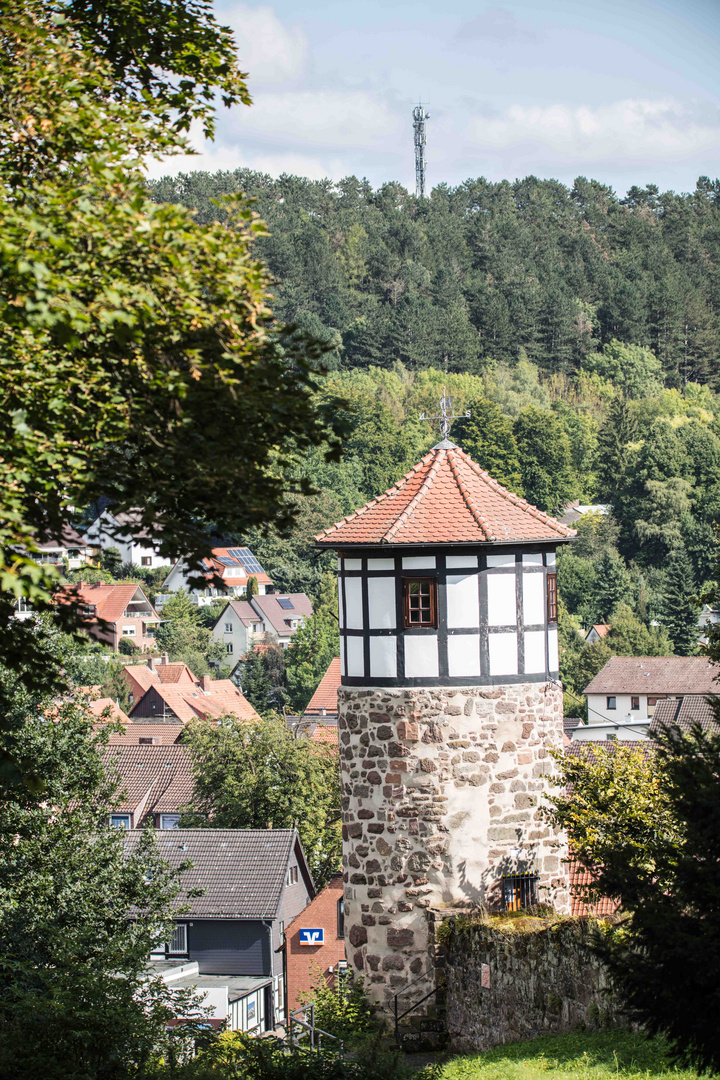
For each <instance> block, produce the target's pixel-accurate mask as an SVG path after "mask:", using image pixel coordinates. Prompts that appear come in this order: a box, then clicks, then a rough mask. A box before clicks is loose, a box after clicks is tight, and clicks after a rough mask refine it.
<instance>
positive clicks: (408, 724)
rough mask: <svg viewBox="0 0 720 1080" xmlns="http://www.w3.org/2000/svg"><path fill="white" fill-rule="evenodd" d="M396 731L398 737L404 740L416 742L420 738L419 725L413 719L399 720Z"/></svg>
mask: <svg viewBox="0 0 720 1080" xmlns="http://www.w3.org/2000/svg"><path fill="white" fill-rule="evenodd" d="M397 733H398V738H399V739H403V741H404V742H417V741H418V740H419V738H420V725H419V724H418V723H417V722H416V721H413V720H401V721H400V722H399V724H398V726H397ZM391 750H392V748H391Z"/></svg>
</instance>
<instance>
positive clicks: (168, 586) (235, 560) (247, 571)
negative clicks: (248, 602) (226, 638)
mask: <svg viewBox="0 0 720 1080" xmlns="http://www.w3.org/2000/svg"><path fill="white" fill-rule="evenodd" d="M251 577H252V578H254V579H255V581H256V583H257V588H258V593H259V594H260V595H261V596H262V595H264V594H265V593H267V592H270V591H271V590H272V588H273V583H272V580H271V579H270V578H269V577H268V575H267V574H266V573H265V571H264V570H263V568H262V566H261V565H260V563H259V562H258V560H257V559H256V558H255V556H254V555H253V553H252V552H251V551H250V548H213V551H212V557H211V558H209V559H203V560H202V562H201V563H200V569H199V570H197V571H194V572H193V571H191V570H190V567H189V566H188V564H187V562H186V561H185V560H184V559H179V560H178V561H177V562H176V563H175V565H174V566H173V568H172V570H171V571H170V573H169V574H168V576H167V577H166V578H165V580H164V581H163V584H162V589H163V591H162V594H161V596H159V597H158V598H157V600H158V603H159V604H162V603H164V602H165V601H166V600H167V599H168V597H169V596H171V595H172V594H173V593H176V592H180V590H181V589H184V590H185V591H186V592H188V593H189V594H190V596H191V598H192V599H193V601H194V602H195V603H196V604H198V605H199V606H200V607H203V606H205V605H206V604H212V603H213V602H214V601H215V600H217V599H218V598H220V599H222V598H223V597H226V596H227V597H235V598H237V599H240V598H241V597H242V596H243V594H244V593H245V591H246V590H247V585H248V581H249V579H250V578H251ZM198 578H200V579H202V584H200V585H198V583H197V579H198Z"/></svg>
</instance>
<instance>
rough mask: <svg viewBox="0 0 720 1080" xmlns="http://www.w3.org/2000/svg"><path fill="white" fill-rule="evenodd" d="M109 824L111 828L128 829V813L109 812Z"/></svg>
mask: <svg viewBox="0 0 720 1080" xmlns="http://www.w3.org/2000/svg"><path fill="white" fill-rule="evenodd" d="M110 824H111V825H112V827H113V829H129V828H130V815H129V814H111V815H110Z"/></svg>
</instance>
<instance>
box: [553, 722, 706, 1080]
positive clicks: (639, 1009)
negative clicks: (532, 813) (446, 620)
mask: <svg viewBox="0 0 720 1080" xmlns="http://www.w3.org/2000/svg"><path fill="white" fill-rule="evenodd" d="M716 708H717V706H716ZM657 744H658V746H657V750H656V751H654V752H653V751H650V752H649V753H640V752H638V751H634V750H630V749H628V748H624V747H622V744H616V745H615V746H614V747H613V748H612V750H610V749H609V748H605V747H604V748H603V751H602V752H600V751H599V749H598V751H596V752H595V753H592V752H590V753H589V754H588V755H587V756H584V757H582V758H580V757H566V756H562V755H557V759H558V765H559V775H558V777H557V783H558V787H559V791H558V794H555V795H553V796H551V797H550V800H549V802H550V809H549V812H548V816H549V818H550V820H551V822H552V823H553V824H554V825H555V826H556V827H558V828H562V829H564V830H566V831H567V834H568V837H569V840H570V844H571V846H572V848H573V852H574V858H575V859H576V861H577V862H579V864H580V865H581V866H582V867H584V868H585V869H587V870H588V871H589V872H590V880H591V882H592V884H591V885H590V886H588V887H587V889H586V894H587V895H588V896H589V897H590V898H599V897H603V896H607V897H611V898H612V899H614V900H616V901H617V902H618V904H619V906H620V908H621V909H622V911H623V912H625V913H626V916H625V919H624V921H623V923H622V925H621V927H619V928H618V930H617V931H615V932H613V931H608V932H607V933H606V934H605V935H603V936H602V937H600V938H599V939H598V947H599V948H600V949H601V952H602V954H603V956H604V959H605V962H606V964H607V965H608V968H609V971H610V974H611V977H612V979H613V983H614V985H615V987H616V989H617V991H618V992H619V993H620V995H621V997H622V998H623V999H624V1003H625V1008H626V1009H627V1011H628V1013H629V1015H630V1016H631V1017H632V1018H633V1019H634V1020H636V1021H637V1022H639V1023H640V1024H641V1025H642V1026H643V1028H644V1029H645V1030H647V1031H648V1032H650V1033H651V1034H663V1035H665V1036H667V1037H668V1038H669V1040H670V1043H671V1046H672V1048H673V1049H674V1051H675V1053H676V1054H677V1056H678V1057H679V1059H680V1061H681V1062H683V1063H685V1064H687V1065H692V1066H693V1067H696V1068H700V1069H701V1070H707V1071H709V1072H717V1071H719V1070H720V1037H719V1036H718V1029H717V1024H716V1023H715V1012H716V1010H715V994H716V979H715V970H716V967H717V964H718V962H720V908H719V907H718V904H717V896H718V891H719V890H720V735H718V734H713V733H711V732H709V731H704V730H702V728H700V727H699V726H694V727H692V728H691V729H690V730H689V731H683V730H682V729H680V728H678V727H670V728H668V729H666V730H665V731H662V732H660V733H658V735H657ZM568 792H570V794H568Z"/></svg>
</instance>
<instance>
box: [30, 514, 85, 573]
mask: <svg viewBox="0 0 720 1080" xmlns="http://www.w3.org/2000/svg"><path fill="white" fill-rule="evenodd" d="M37 548H38V551H37V552H36V553H34V555H33V558H34V559H35V561H36V562H39V563H50V564H52V565H53V566H60V567H66V568H67V569H68V570H79V569H80V568H81V567H83V566H86V565H87V564H88V563H90V562H91V561H92V553H93V547H92V545H91V544H89V543H88V540H87V537H83V536H81V535H80V533H78V532H76V531H75V529H73V527H72V526H71V525H63V527H62V529H61V532H60V536H56V537H51V538H49V539H47V540H44V541H43V542H42V543H38V544H37Z"/></svg>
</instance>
